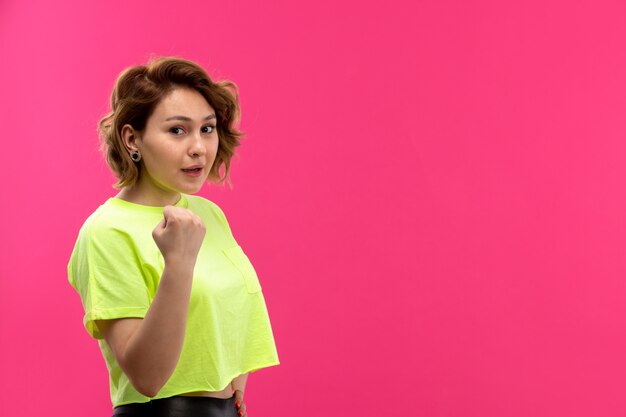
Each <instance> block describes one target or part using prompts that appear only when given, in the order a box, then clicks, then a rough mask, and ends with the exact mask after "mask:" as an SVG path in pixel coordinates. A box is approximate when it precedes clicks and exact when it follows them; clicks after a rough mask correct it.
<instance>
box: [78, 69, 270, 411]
mask: <svg viewBox="0 0 626 417" xmlns="http://www.w3.org/2000/svg"><path fill="white" fill-rule="evenodd" d="M237 94H238V90H237V87H236V85H235V84H234V83H232V82H229V81H222V82H214V81H212V80H211V79H210V78H209V76H208V75H207V73H206V72H205V71H204V70H203V69H202V68H201V67H200V66H198V65H197V64H195V63H193V62H191V61H188V60H184V59H179V58H158V59H154V60H152V61H151V62H149V63H148V64H147V65H145V66H143V65H141V66H134V67H130V68H127V69H126V70H124V71H123V72H122V73H121V74H120V76H119V77H118V79H117V81H116V84H115V87H114V89H113V92H112V95H111V113H109V114H108V115H107V116H106V117H104V118H103V119H102V120H101V121H100V122H99V131H100V135H101V138H102V148H101V149H102V150H103V151H104V152H105V154H106V161H107V164H108V165H109V167H110V168H111V170H112V171H113V173H114V174H115V175H116V177H117V178H118V182H117V183H116V184H115V185H114V187H115V188H116V189H120V190H121V191H120V192H119V193H118V194H117V195H116V196H114V197H111V198H109V199H108V200H106V201H105V202H104V203H103V204H102V205H100V206H99V207H98V208H97V209H96V210H95V211H94V212H93V213H92V214H91V215H90V216H89V217H88V218H87V219H86V220H85V222H84V224H83V226H82V227H81V229H80V231H79V233H78V238H77V241H76V244H75V246H74V249H73V252H72V254H71V257H70V260H69V263H68V279H69V282H70V283H71V285H72V286H73V287H74V288H75V289H76V291H77V292H78V294H79V295H80V298H81V301H82V304H83V307H84V309H85V316H84V318H83V323H84V325H85V328H86V330H87V332H88V333H89V334H90V335H91V336H92V337H93V338H95V339H96V340H97V341H98V344H99V347H100V349H101V351H102V355H103V358H104V360H105V362H106V365H107V368H108V370H109V382H110V394H111V401H112V403H113V407H114V412H113V415H114V416H151V417H152V416H164V417H165V416H177V417H183V416H189V417H191V416H205V417H217V416H220V417H231V416H232V417H245V416H247V413H246V405H245V404H244V402H243V397H244V392H245V385H246V381H247V377H248V374H249V373H251V372H254V371H256V370H258V369H261V368H265V367H269V366H273V365H278V364H279V363H280V362H279V359H278V355H277V352H276V346H275V343H274V337H273V333H272V328H271V324H270V321H269V317H268V312H267V308H266V305H265V300H264V297H263V292H262V288H261V285H260V282H259V279H258V276H257V274H256V272H255V270H254V268H253V266H252V265H251V263H250V260H249V259H248V257H247V256H246V255H245V253H244V252H243V250H242V248H241V246H239V245H238V244H237V242H236V240H235V239H234V237H233V235H232V232H231V229H230V227H229V225H228V222H227V220H226V217H225V215H224V213H223V211H222V210H221V209H220V208H219V207H218V206H217V205H216V204H215V203H213V202H211V201H210V200H207V199H205V198H202V197H200V196H195V195H193V194H195V193H197V192H198V191H200V188H201V187H202V185H203V184H204V183H205V182H206V181H209V182H213V183H223V182H224V180H225V179H228V182H229V184H230V177H229V170H230V160H231V157H232V156H233V155H234V154H235V148H236V147H237V146H239V144H240V142H239V138H240V137H241V136H242V135H243V133H241V132H240V131H238V130H237V129H236V128H235V126H234V125H235V123H236V122H237V121H238V119H239V114H240V110H239V105H238V95H237ZM222 166H224V167H225V170H224V175H220V169H221V167H222Z"/></svg>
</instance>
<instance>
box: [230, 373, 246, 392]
mask: <svg viewBox="0 0 626 417" xmlns="http://www.w3.org/2000/svg"><path fill="white" fill-rule="evenodd" d="M247 381H248V373H247V372H246V373H245V374H241V375H239V376H238V377H236V378H235V379H233V392H235V391H236V390H239V391H241V392H242V393H244V392H245V390H246V382H247Z"/></svg>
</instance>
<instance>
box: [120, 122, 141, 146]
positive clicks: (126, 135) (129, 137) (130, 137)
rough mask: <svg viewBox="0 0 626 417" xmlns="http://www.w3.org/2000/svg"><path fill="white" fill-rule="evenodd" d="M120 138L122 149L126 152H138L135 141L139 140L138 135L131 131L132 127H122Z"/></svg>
mask: <svg viewBox="0 0 626 417" xmlns="http://www.w3.org/2000/svg"><path fill="white" fill-rule="evenodd" d="M121 137H122V142H123V143H124V147H125V148H126V150H127V151H128V152H132V151H136V150H138V148H137V144H136V141H137V139H139V135H138V134H137V131H135V129H133V127H132V126H131V125H129V124H128V123H127V124H125V125H124V126H122V131H121Z"/></svg>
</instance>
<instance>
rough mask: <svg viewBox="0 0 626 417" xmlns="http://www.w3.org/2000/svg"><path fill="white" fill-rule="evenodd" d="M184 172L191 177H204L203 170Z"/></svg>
mask: <svg viewBox="0 0 626 417" xmlns="http://www.w3.org/2000/svg"><path fill="white" fill-rule="evenodd" d="M182 171H183V172H184V173H185V174H187V175H189V176H190V177H199V176H200V175H202V168H191V169H184V168H183V169H182Z"/></svg>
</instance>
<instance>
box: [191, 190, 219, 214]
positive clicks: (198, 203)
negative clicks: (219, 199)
mask: <svg viewBox="0 0 626 417" xmlns="http://www.w3.org/2000/svg"><path fill="white" fill-rule="evenodd" d="M186 197H187V201H188V202H189V208H190V209H192V210H194V209H196V210H202V211H208V212H217V213H219V214H221V215H223V214H224V212H223V211H222V208H221V207H220V206H219V205H218V204H217V203H215V202H214V201H212V200H209V199H208V198H206V197H202V196H200V195H193V194H187V195H186ZM194 211H195V210H194Z"/></svg>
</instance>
